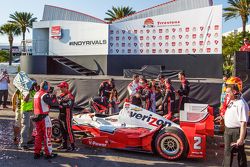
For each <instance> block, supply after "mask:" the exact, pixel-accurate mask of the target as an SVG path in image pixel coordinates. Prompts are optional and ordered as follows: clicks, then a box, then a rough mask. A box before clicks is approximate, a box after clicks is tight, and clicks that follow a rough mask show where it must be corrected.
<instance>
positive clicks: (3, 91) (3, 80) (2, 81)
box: [0, 69, 10, 108]
mask: <svg viewBox="0 0 250 167" xmlns="http://www.w3.org/2000/svg"><path fill="white" fill-rule="evenodd" d="M9 83H10V79H9V75H8V72H7V70H6V69H4V70H1V75H0V105H2V104H3V108H7V99H8V84H9ZM2 99H3V101H2Z"/></svg>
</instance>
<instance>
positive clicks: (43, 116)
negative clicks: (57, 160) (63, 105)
mask: <svg viewBox="0 0 250 167" xmlns="http://www.w3.org/2000/svg"><path fill="white" fill-rule="evenodd" d="M50 90H51V89H50V84H49V83H48V82H47V81H43V82H42V83H41V88H40V90H39V91H38V92H37V93H36V94H35V96H34V117H33V118H32V120H33V121H34V122H35V124H36V131H37V135H36V137H35V148H34V159H39V158H40V156H41V154H40V152H41V150H42V143H43V144H44V152H45V158H46V159H51V158H54V157H56V156H57V154H53V153H52V143H51V132H52V124H51V120H50V117H49V115H48V114H49V109H50V106H51V105H53V104H54V103H55V102H56V96H55V95H52V94H51V93H52V92H50V93H49V91H50Z"/></svg>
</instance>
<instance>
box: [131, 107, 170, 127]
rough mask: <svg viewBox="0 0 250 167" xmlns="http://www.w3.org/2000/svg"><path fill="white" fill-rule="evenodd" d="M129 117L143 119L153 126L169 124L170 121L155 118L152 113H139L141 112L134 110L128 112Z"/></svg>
mask: <svg viewBox="0 0 250 167" xmlns="http://www.w3.org/2000/svg"><path fill="white" fill-rule="evenodd" d="M130 117H131V118H135V119H137V120H141V121H145V122H147V123H148V124H149V125H151V126H155V127H158V126H160V125H163V126H171V122H168V121H166V120H162V119H158V118H155V117H154V116H153V115H152V114H149V115H146V114H141V113H136V112H133V111H131V112H130Z"/></svg>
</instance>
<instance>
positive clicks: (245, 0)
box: [223, 0, 250, 38]
mask: <svg viewBox="0 0 250 167" xmlns="http://www.w3.org/2000/svg"><path fill="white" fill-rule="evenodd" d="M228 3H229V4H230V6H229V7H227V8H224V9H223V10H224V11H225V13H224V14H223V17H225V21H227V20H229V19H232V18H237V17H239V16H240V17H241V20H242V28H243V31H242V32H243V38H244V37H245V36H246V24H247V22H248V16H249V15H250V0H228Z"/></svg>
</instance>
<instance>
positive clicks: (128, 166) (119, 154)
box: [0, 109, 250, 167]
mask: <svg viewBox="0 0 250 167" xmlns="http://www.w3.org/2000/svg"><path fill="white" fill-rule="evenodd" d="M51 117H57V112H52V113H51ZM13 123H14V113H13V112H12V110H11V109H5V110H3V109H0V167H13V166H14V167H52V166H53V167H57V166H62V167H69V166H70V167H71V166H72V167H85V166H86V167H106V166H107V167H109V166H110V167H111V166H114V167H135V166H138V167H140V166H144V167H145V166H149V167H150V166H152V167H153V166H154V167H156V166H157V167H166V166H168V167H184V166H187V167H191V166H210V167H215V166H221V164H222V160H223V147H221V144H220V143H221V142H222V138H221V137H218V136H216V137H214V138H209V139H208V140H207V158H206V159H185V160H181V161H167V160H165V159H163V158H161V157H160V156H159V155H153V154H148V153H138V152H129V151H122V150H115V149H104V148H94V147H88V146H84V145H83V144H81V141H80V138H78V139H77V140H76V145H77V150H76V151H73V152H57V151H56V150H55V152H56V153H58V157H56V158H54V159H52V160H45V159H44V158H41V159H38V160H35V159H33V149H32V148H31V149H30V150H29V151H22V150H20V149H18V148H17V146H15V145H14V144H13V142H12V138H13V132H12V126H13ZM248 134H249V135H248V138H247V142H246V153H247V158H248V164H249V165H250V129H249V128H248ZM53 146H54V148H55V147H56V146H57V144H56V143H55V144H54V145H53ZM235 161H236V158H235ZM234 165H236V163H234Z"/></svg>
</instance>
